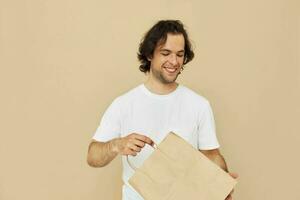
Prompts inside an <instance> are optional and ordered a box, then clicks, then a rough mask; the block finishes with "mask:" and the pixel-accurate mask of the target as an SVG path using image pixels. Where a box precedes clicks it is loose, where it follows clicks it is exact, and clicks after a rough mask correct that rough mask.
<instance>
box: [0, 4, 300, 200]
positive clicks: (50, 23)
mask: <svg viewBox="0 0 300 200" xmlns="http://www.w3.org/2000/svg"><path fill="white" fill-rule="evenodd" d="M299 5H300V3H299V1H298V0H242V1H241V0H234V1H230V0H229V1H204V0H203V1H197V0H189V1H179V0H173V1H170V0H166V1H158V0H155V1H137V0H136V1H128V2H125V1H99V0H98V1H95V0H92V1H74V0H73V1H69V0H59V1H58V0H44V1H37V0H36V1H34V0H32V1H22V0H19V1H16V0H0V66H1V71H0V91H1V98H0V102H1V103H0V117H1V119H0V120H1V126H0V159H1V160H0V199H1V200H19V199H22V200H39V199H43V200H65V199H72V200H82V199H89V200H93V199H94V200H97V199H105V200H118V199H120V197H121V193H120V192H121V178H120V177H121V165H120V159H117V160H115V161H113V162H112V163H111V164H110V165H109V166H107V167H106V168H102V169H94V168H90V167H89V166H88V165H87V164H86V152H87V147H88V144H89V142H90V139H91V137H92V135H93V134H94V131H95V130H96V128H97V126H98V124H99V121H100V119H101V116H102V114H103V111H104V110H105V109H106V107H107V106H108V105H109V104H110V102H111V101H112V99H113V98H115V97H116V96H118V95H120V94H122V93H124V92H126V91H128V90H129V89H131V88H132V87H134V86H136V85H137V84H140V83H141V82H142V81H143V80H144V79H145V76H144V75H143V74H142V73H141V72H139V70H138V62H137V59H136V52H137V48H138V44H139V41H140V39H141V37H142V36H143V34H144V33H145V31H146V30H148V29H149V28H150V27H151V26H152V25H153V23H155V22H156V21H157V20H158V19H170V18H171V19H172V18H175V19H181V20H182V21H183V22H184V23H185V24H186V27H187V29H188V31H189V33H190V37H191V38H192V40H193V44H194V47H195V53H196V57H195V59H194V60H193V61H192V62H191V63H189V64H188V65H187V68H186V69H185V71H184V73H183V74H182V75H181V77H180V78H179V82H180V83H182V84H184V85H186V86H188V87H190V88H192V89H193V90H195V91H197V92H198V93H200V94H202V95H203V96H205V97H206V98H207V99H209V100H210V102H211V104H212V107H213V110H214V114H215V119H216V124H217V132H218V137H219V140H220V143H221V145H222V149H221V150H222V152H223V154H224V156H225V157H226V160H227V162H228V165H229V166H230V169H231V171H235V172H238V173H239V174H240V179H239V184H238V186H237V188H236V192H235V199H238V200H266V199H267V200H279V199H290V200H296V199H297V200H298V199H300V192H299V188H300V187H299V186H300V184H299V179H300V175H299V168H300V161H299V155H298V154H299V150H300V148H299V142H300V135H299V131H300V127H299V124H300V123H299V114H300V107H299V104H298V103H299V102H300V69H299V63H300V62H299V61H300V60H299V59H300V55H299V54H300V51H299V50H300V49H299V48H300V38H299V36H300V15H299V13H300V7H299Z"/></svg>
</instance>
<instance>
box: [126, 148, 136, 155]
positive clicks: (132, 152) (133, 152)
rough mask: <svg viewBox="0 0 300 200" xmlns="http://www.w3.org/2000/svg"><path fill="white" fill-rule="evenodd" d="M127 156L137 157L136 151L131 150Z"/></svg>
mask: <svg viewBox="0 0 300 200" xmlns="http://www.w3.org/2000/svg"><path fill="white" fill-rule="evenodd" d="M126 155H128V156H136V155H137V153H136V152H135V151H133V150H131V149H130V150H128V151H127V153H126Z"/></svg>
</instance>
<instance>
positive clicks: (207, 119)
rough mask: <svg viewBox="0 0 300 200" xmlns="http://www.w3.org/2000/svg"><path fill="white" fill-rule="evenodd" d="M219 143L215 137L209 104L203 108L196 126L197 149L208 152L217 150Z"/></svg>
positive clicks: (213, 121)
mask: <svg viewBox="0 0 300 200" xmlns="http://www.w3.org/2000/svg"><path fill="white" fill-rule="evenodd" d="M219 147H220V145H219V142H218V139H217V135H216V127H215V120H214V115H213V111H212V109H211V106H210V103H209V102H207V103H206V105H205V106H204V109H203V112H202V114H200V119H199V126H198V149H200V150H210V149H217V148H219Z"/></svg>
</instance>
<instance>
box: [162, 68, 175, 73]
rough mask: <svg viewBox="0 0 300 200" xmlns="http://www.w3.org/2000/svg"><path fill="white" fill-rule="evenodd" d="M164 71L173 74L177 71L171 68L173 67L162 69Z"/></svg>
mask: <svg viewBox="0 0 300 200" xmlns="http://www.w3.org/2000/svg"><path fill="white" fill-rule="evenodd" d="M164 69H165V70H166V71H167V72H169V73H174V72H176V71H177V68H173V67H164Z"/></svg>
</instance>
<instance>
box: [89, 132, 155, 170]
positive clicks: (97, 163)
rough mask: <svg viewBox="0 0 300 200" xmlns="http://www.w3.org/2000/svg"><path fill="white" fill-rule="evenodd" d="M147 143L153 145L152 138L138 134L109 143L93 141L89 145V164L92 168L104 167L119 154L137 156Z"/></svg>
mask: <svg viewBox="0 0 300 200" xmlns="http://www.w3.org/2000/svg"><path fill="white" fill-rule="evenodd" d="M146 143H147V144H149V145H153V141H152V140H151V139H150V138H148V137H146V136H144V135H140V134H137V133H132V134H130V135H128V136H126V137H123V138H116V139H112V140H110V141H108V142H98V141H95V140H93V141H92V142H91V143H90V145H89V150H88V155H87V162H88V164H89V165H90V166H91V167H104V166H106V165H107V164H108V163H110V162H111V161H112V160H113V159H114V158H115V157H116V156H117V155H119V154H121V155H132V156H136V155H137V153H138V152H140V151H141V149H142V148H143V147H144V146H145V144H146Z"/></svg>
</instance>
